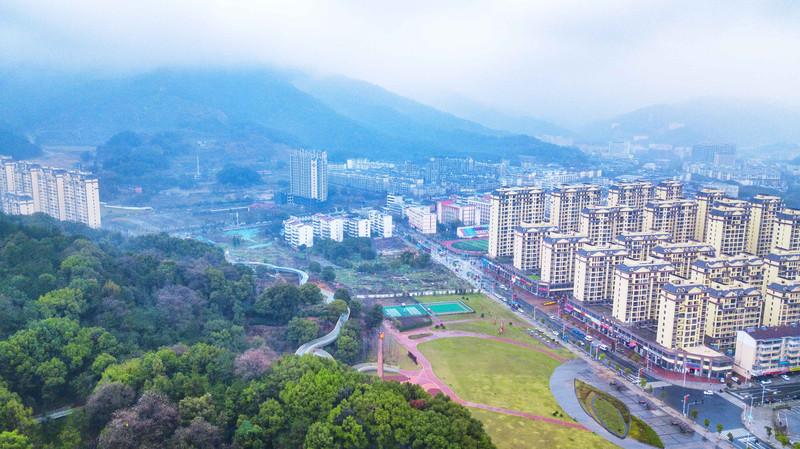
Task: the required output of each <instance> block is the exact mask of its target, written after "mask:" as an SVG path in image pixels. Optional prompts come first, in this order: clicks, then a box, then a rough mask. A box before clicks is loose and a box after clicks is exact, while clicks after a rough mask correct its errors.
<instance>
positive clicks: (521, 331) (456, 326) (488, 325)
mask: <svg viewBox="0 0 800 449" xmlns="http://www.w3.org/2000/svg"><path fill="white" fill-rule="evenodd" d="M445 330H451V331H466V332H475V333H476V334H484V335H492V336H496V337H502V338H507V339H509V340H514V341H518V342H520V343H525V344H528V345H531V346H536V347H537V348H542V349H544V350H546V351H549V352H552V353H553V354H556V355H558V356H561V357H563V358H565V359H571V358H572V353H571V352H569V351H568V350H566V349H564V348H556V349H551V348H548V347H547V346H545V345H543V344H542V343H541V342H540V341H539V340H537V339H535V338H533V337H531V336H530V335H528V334H526V333H525V328H523V327H521V326H509V325H508V324H506V326H505V327H504V328H503V335H500V332H499V331H500V324H494V323H493V322H492V321H470V322H466V323H452V324H448V325H447V326H446V327H445ZM434 331H435V329H434Z"/></svg>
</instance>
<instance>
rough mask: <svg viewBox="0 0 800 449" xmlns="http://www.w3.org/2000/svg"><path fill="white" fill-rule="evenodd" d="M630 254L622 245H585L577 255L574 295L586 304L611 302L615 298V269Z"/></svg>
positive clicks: (579, 249)
mask: <svg viewBox="0 0 800 449" xmlns="http://www.w3.org/2000/svg"><path fill="white" fill-rule="evenodd" d="M627 255H628V252H627V251H626V250H625V247H623V246H620V245H611V244H606V245H583V246H582V247H580V248H578V251H577V252H576V253H575V287H574V289H573V295H574V296H575V299H577V300H578V301H582V302H584V303H586V304H597V303H604V302H611V299H612V297H613V296H614V288H613V286H614V269H615V268H616V267H617V265H619V264H621V263H622V261H623V260H625V257H627Z"/></svg>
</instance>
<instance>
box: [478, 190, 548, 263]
mask: <svg viewBox="0 0 800 449" xmlns="http://www.w3.org/2000/svg"><path fill="white" fill-rule="evenodd" d="M542 222H544V190H542V189H540V188H538V187H503V188H500V189H497V190H495V191H494V192H492V211H491V216H490V217H489V257H503V256H510V255H512V252H513V250H514V231H515V230H516V229H517V226H520V225H521V224H523V223H529V224H536V223H542Z"/></svg>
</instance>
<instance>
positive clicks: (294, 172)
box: [289, 150, 328, 201]
mask: <svg viewBox="0 0 800 449" xmlns="http://www.w3.org/2000/svg"><path fill="white" fill-rule="evenodd" d="M289 182H290V184H291V194H292V195H294V196H299V197H302V198H308V199H312V200H317V201H325V200H327V199H328V153H327V152H325V151H313V150H294V151H292V152H291V153H290V154H289Z"/></svg>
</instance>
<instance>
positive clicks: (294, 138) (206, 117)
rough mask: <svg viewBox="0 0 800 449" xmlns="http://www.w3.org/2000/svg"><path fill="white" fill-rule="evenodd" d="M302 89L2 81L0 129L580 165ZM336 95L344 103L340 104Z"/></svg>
mask: <svg viewBox="0 0 800 449" xmlns="http://www.w3.org/2000/svg"><path fill="white" fill-rule="evenodd" d="M304 79H306V80H308V79H310V78H308V77H307V76H305V75H302V74H298V73H292V72H286V71H280V70H274V69H247V70H223V69H214V70H212V69H196V70H195V69H159V70H156V71H152V72H147V73H143V74H137V75H131V76H122V77H116V78H110V79H92V78H84V79H78V80H77V81H67V82H63V83H62V84H61V85H59V86H56V87H55V88H50V86H42V87H41V88H40V89H37V88H36V86H35V85H34V86H27V87H26V89H22V90H16V86H15V83H14V82H9V81H8V80H5V82H2V83H1V84H0V102H2V104H3V106H0V119H2V118H6V119H7V120H9V121H12V120H13V121H14V123H13V124H14V125H15V126H16V127H17V128H19V129H21V130H24V131H25V133H26V134H28V135H31V136H33V137H34V138H35V139H36V140H38V141H40V142H43V143H53V142H58V143H82V144H87V143H89V144H95V145H96V144H100V143H103V142H105V141H106V140H107V139H108V138H110V137H111V136H113V135H114V134H117V133H119V132H121V131H125V130H132V131H143V132H158V131H175V130H180V131H183V132H187V133H193V134H196V135H225V136H228V135H231V134H234V133H236V132H241V130H242V129H246V130H248V132H258V133H261V134H262V135H263V136H265V137H267V138H268V139H269V140H271V141H273V142H275V143H280V144H286V145H289V146H291V147H308V148H316V149H322V150H327V151H329V152H330V153H331V154H332V156H333V157H334V158H343V157H352V156H371V157H376V156H377V155H381V156H385V157H390V158H391V157H403V158H412V159H414V158H425V157H430V156H433V155H460V156H466V155H471V156H473V155H475V156H477V155H480V156H483V157H486V158H488V159H501V158H513V157H516V156H518V155H528V156H534V157H540V158H541V159H542V161H543V162H564V163H566V164H572V163H583V162H584V161H585V160H586V159H585V156H584V155H583V153H581V152H580V151H579V150H578V149H577V148H570V147H558V146H555V145H551V144H547V143H544V142H541V141H539V140H538V139H535V138H533V137H531V136H525V135H514V134H509V133H505V132H500V131H496V130H491V129H489V128H486V127H483V126H482V125H479V124H477V123H474V122H470V121H467V120H463V119H460V118H458V117H455V116H452V115H450V114H446V113H443V112H441V111H438V110H436V109H435V108H432V107H429V106H426V105H423V104H421V103H418V102H415V101H414V100H411V99H407V98H405V97H401V96H399V95H396V94H393V93H391V92H388V91H386V90H384V89H382V88H380V87H378V86H374V85H371V84H369V83H365V82H361V81H356V80H347V81H342V79H344V78H340V79H339V80H338V81H336V82H330V81H328V82H327V83H328V84H323V83H321V82H320V85H318V86H313V87H314V89H313V90H314V94H315V95H311V94H309V93H308V92H306V91H304V90H302V89H299V88H298V87H296V86H295V84H300V83H301V82H302V80H304ZM298 80H300V81H298ZM307 83H308V81H306V84H307ZM305 87H306V90H312V89H311V88H310V87H309V86H308V85H306V86H305ZM19 92H25V94H24V95H21V94H20V93H19ZM342 95H345V96H347V97H352V98H351V99H350V100H349V101H344V99H343V98H342Z"/></svg>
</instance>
